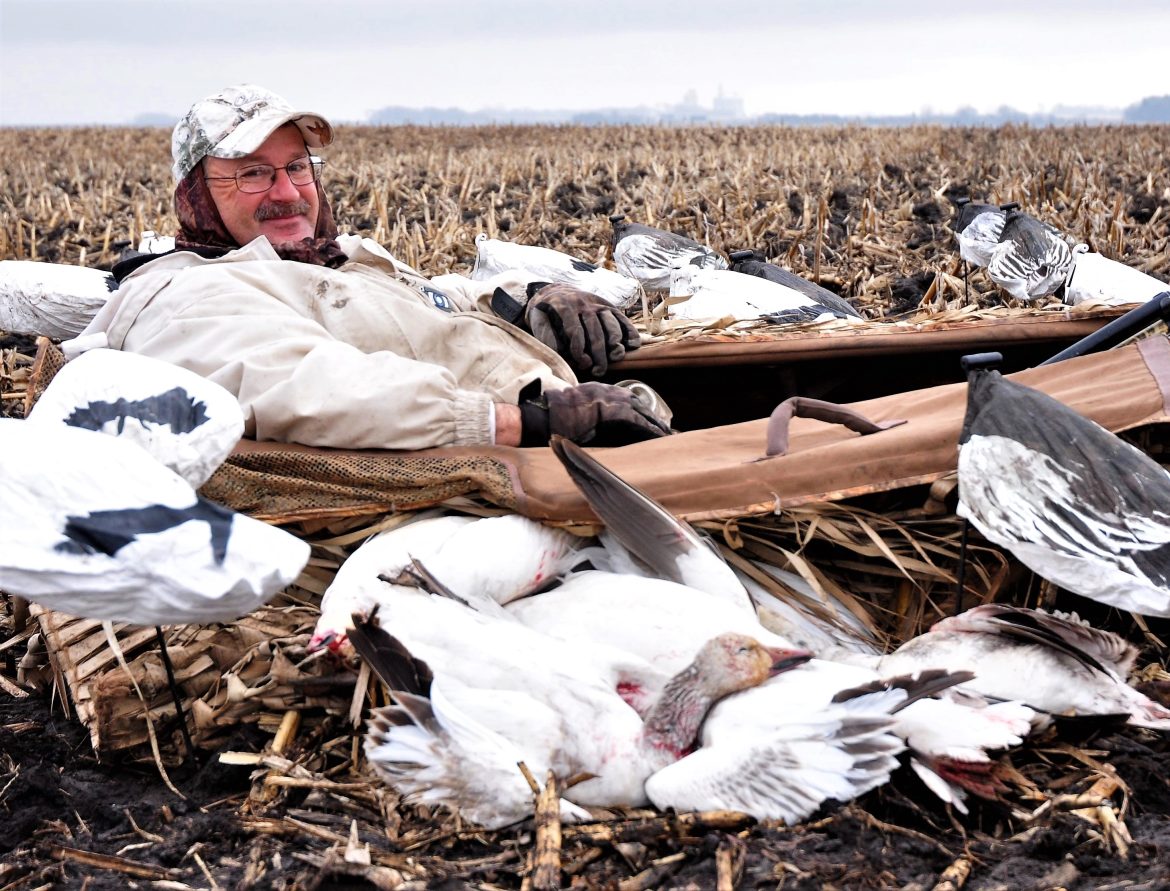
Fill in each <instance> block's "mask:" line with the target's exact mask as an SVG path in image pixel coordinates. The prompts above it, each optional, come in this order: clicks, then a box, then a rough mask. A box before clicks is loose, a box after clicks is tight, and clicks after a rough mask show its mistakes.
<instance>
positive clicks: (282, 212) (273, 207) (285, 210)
mask: <svg viewBox="0 0 1170 891" xmlns="http://www.w3.org/2000/svg"><path fill="white" fill-rule="evenodd" d="M310 210H312V208H310V207H309V202H308V201H305V200H304V199H303V198H302V199H301V200H299V201H289V202H280V201H267V202H265V203H264V204H261V205H260V206H259V207H257V208H256V213H255V215H254V216H255V217H256V222H257V223H263V222H264V221H265V220H278V219H281V218H283V217H300V216H308V215H309V211H310Z"/></svg>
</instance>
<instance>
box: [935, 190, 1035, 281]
mask: <svg viewBox="0 0 1170 891" xmlns="http://www.w3.org/2000/svg"><path fill="white" fill-rule="evenodd" d="M955 205H956V210H955V216H954V218H953V219H952V220H951V228H953V229H954V231H955V240H956V241H958V243H959V256H960V257H961V258H962V259H963V260H964V262H967V263H971V264H973V265H975V266H986V265H987V264H988V263H990V262H991V255H992V252H993V251H994V250H995V248H996V246H997V245H998V244H999V239H1000V236H1001V235H1002V234H1003V224H1004V220H1005V219H1006V218H1007V209H1011V208H1014V207H1018V206H1019V205H1018V204H1005V205H1003V206H1000V205H997V204H978V203H976V202H974V201H971V200H970V199H969V198H961V199H959V200H958V201H956V202H955Z"/></svg>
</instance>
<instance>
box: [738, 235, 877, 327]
mask: <svg viewBox="0 0 1170 891" xmlns="http://www.w3.org/2000/svg"><path fill="white" fill-rule="evenodd" d="M731 271H732V272H742V273H743V274H745V275H754V276H756V277H757V278H762V279H766V280H768V281H770V282H775V283H776V284H778V285H783V286H784V287H786V288H792V290H794V291H799V292H800V293H802V294H804V295H805V296H806V297H808V298H810V299H811V300H813V301H815V302H816V303H818V304H820V305H821V306H823V307H825V309H826V310H827V311H829V312H831V313H833V315H835V316H836V317H837V318H839V319H860V318H861V313H859V312H858V311H857V310H856V309H854V308H853V305H852V304H851V303H850V302H849V301H848V300H845V299H844V298H842V297H838V296H837V295H836V294H834V293H833V292H832V291H830V290H829V289H828V288H822V287H821V286H820V285H818V284H814V283H813V282H810V281H809V280H808V279H805V278H801V277H800V276H799V275H797V274H796V273H795V272H789V271H788V270H787V269H784V268H782V267H780V266H777V265H775V264H774V263H765V262H764V261H763V260H761V259H760V257H759V256H758V255H757V254H756V252H755V251H750V250H748V251H732V252H731Z"/></svg>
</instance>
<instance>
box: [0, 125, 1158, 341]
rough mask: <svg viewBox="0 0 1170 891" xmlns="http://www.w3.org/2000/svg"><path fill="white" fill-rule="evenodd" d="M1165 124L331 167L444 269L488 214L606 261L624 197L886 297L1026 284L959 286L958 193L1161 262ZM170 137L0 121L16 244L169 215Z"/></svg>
mask: <svg viewBox="0 0 1170 891" xmlns="http://www.w3.org/2000/svg"><path fill="white" fill-rule="evenodd" d="M1167 142H1170V127H1156V126H1151V127H1070V128H1061V129H1057V128H1049V129H1030V128H1019V127H1005V128H1000V129H994V130H993V129H942V128H937V127H912V128H905V129H864V128H844V129H842V128H834V129H791V128H782V127H757V128H718V127H693V128H691V127H688V128H677V129H668V128H656V127H597V128H586V127H575V126H562V127H549V126H541V127H524V126H520V127H513V126H507V127H475V128H456V127H412V126H404V127H343V128H341V133H340V138H339V139H338V141H337V143H335V145H334V146H332V147H330V148H329V149H328V150H326V152H325V154H326V158H327V162H328V166H327V167H326V173H325V188H326V191H327V193H328V194H329V197H330V201H331V202H332V204H333V207H334V211H335V215H336V217H337V220H338V223H339V225H340V227H341V228H342V230H343V231H352V232H359V233H361V234H363V235H368V236H371V237H373V238H374V239H376V240H378V241H380V242H382V243H383V244H385V245H386V246H387V247H388V248H389V249H390V250H391V251H392V252H393V253H394V254H395V255H396V256H398V257H400V258H401V259H403V260H405V261H406V262H408V263H410V264H411V265H413V266H415V267H416V268H418V269H420V270H422V271H424V272H425V273H428V274H432V275H435V274H439V273H443V272H451V271H454V272H467V271H468V270H469V269H470V267H471V264H472V262H473V261H474V257H475V247H474V243H473V239H474V237H475V236H476V234H478V233H479V232H486V233H487V234H488V235H489V236H491V237H497V238H503V239H506V240H509V241H515V242H520V243H524V244H536V245H543V246H546V247H551V248H556V249H558V250H562V251H566V252H568V253H571V254H574V255H576V256H578V257H580V258H582V259H585V260H589V261H592V262H604V261H606V260H607V259H608V253H609V250H608V244H609V233H610V226H609V222H608V220H607V217H608V216H609V215H610V214H612V213H624V214H626V215H627V217H628V218H629V219H631V220H636V221H638V222H644V223H648V224H651V225H656V226H660V227H662V228H666V229H671V230H674V231H677V232H680V233H682V234H685V235H688V236H690V237H692V238H695V239H697V240H700V241H703V242H705V243H707V244H709V245H710V246H712V247H713V248H715V249H717V250H720V251H723V252H725V253H726V252H728V251H731V250H736V249H741V248H754V249H756V250H759V251H762V252H763V253H764V254H765V255H766V257H767V259H769V260H771V261H773V262H778V263H780V264H781V265H785V266H787V267H789V268H791V269H792V270H793V271H794V272H796V273H798V274H801V275H804V276H806V277H808V278H810V279H812V280H814V281H818V282H819V283H821V284H823V285H825V286H826V287H829V288H831V289H832V290H834V291H837V292H838V293H840V294H842V296H845V297H847V298H849V299H851V300H852V301H853V302H854V304H855V305H856V306H857V307H858V308H859V309H860V310H861V311H862V313H863V314H864V315H866V316H867V317H870V318H885V317H890V316H892V315H901V314H903V313H905V312H906V311H907V310H920V311H921V310H931V309H933V310H934V311H941V310H944V309H952V310H953V309H957V308H962V307H964V306H969V305H971V304H975V305H977V306H979V307H994V306H999V305H1002V304H1004V303H1005V301H1007V300H1008V299H1009V298H1007V297H1006V295H1003V294H1002V293H1001V292H999V291H997V290H996V289H995V288H994V286H993V285H992V284H991V283H990V281H988V280H987V279H986V278H985V277H984V275H983V273H981V272H980V273H976V274H975V275H974V276H972V278H971V282H970V284H971V288H970V289H969V291H967V290H966V289H964V288H963V286H962V282H961V280H960V278H959V276H960V275H961V269H960V264H959V259H958V254H957V251H956V249H955V244H954V239H953V236H952V234H951V232H950V230H949V229H948V227H947V225H946V223H947V221H948V220H949V219H950V216H951V199H954V198H958V197H967V196H969V197H971V198H973V199H975V200H984V201H989V202H1007V201H1018V202H1020V204H1021V206H1023V207H1024V208H1025V209H1026V210H1028V211H1029V212H1030V213H1032V214H1034V215H1035V216H1038V217H1040V218H1041V219H1044V220H1046V221H1047V222H1049V223H1051V224H1053V225H1054V226H1056V227H1057V228H1058V229H1060V230H1061V231H1063V232H1065V233H1067V234H1068V235H1070V236H1071V237H1073V238H1075V239H1076V240H1078V241H1084V242H1086V243H1087V244H1088V245H1089V247H1090V249H1091V250H1094V251H1098V252H1100V253H1103V254H1105V255H1106V256H1109V257H1111V258H1113V259H1116V260H1120V261H1122V262H1124V263H1127V264H1129V265H1131V266H1134V267H1136V268H1138V269H1141V270H1143V271H1145V272H1148V273H1151V274H1153V275H1156V276H1158V277H1159V278H1163V279H1165V278H1166V277H1167V276H1168V274H1170V251H1168V250H1167V247H1168V242H1170V219H1168V218H1170V172H1168V170H1167V168H1166V165H1165V164H1164V162H1163V157H1162V149H1163V147H1164V146H1165V145H1166V144H1167ZM169 147H170V134H169V132H168V131H167V130H165V129H142V128H137V129H135V128H74V129H3V130H0V152H2V153H3V156H4V158H5V163H4V165H3V168H2V169H0V258H3V259H38V260H45V261H50V262H55V263H68V264H82V265H87V266H96V267H101V268H108V267H109V266H110V265H111V264H112V263H113V262H115V261H116V259H117V257H118V254H119V252H120V251H121V250H122V249H123V248H124V247H126V246H127V245H135V244H137V241H138V239H139V238H140V236H141V235H142V233H143V232H144V231H146V230H154V231H157V232H159V233H161V234H172V233H173V232H174V231H175V228H176V220H175V216H174V211H173V209H172V207H171V194H172V189H173V184H172V182H171V178H170V172H169V161H170V159H169ZM911 279H912V280H913V281H915V282H917V283H918V289H917V292H915V291H914V290H913V289H911V290H910V291H909V294H910V298H909V299H910V301H911V302H910V303H907V298H906V297H905V296H904V295H905V293H906V290H905V283H906V281H907V280H911ZM899 283H902V286H901V290H900V288H899ZM923 292H925V297H926V299H925V300H924V301H922V305H921V306H919V305H918V302H919V299H920V298H921V297H922V296H923ZM900 294H902V295H903V296H901V297H900V296H899V295H900Z"/></svg>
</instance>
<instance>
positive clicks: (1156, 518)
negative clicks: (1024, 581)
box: [958, 367, 1170, 616]
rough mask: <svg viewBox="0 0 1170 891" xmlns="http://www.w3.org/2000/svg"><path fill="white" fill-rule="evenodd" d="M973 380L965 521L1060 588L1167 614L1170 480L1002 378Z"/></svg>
mask: <svg viewBox="0 0 1170 891" xmlns="http://www.w3.org/2000/svg"><path fill="white" fill-rule="evenodd" d="M967 381H968V383H967V387H968V391H967V413H966V417H965V418H964V420H963V428H962V431H961V432H960V435H959V507H958V514H959V516H961V517H965V518H967V519H968V520H970V521H971V523H972V525H973V526H975V528H976V529H978V530H979V532H980V533H982V534H983V536H984V537H985V538H987V539H988V540H989V541H992V542H994V543H995V544H998V545H1000V546H1002V547H1004V548H1007V549H1008V550H1009V551H1010V552H1011V553H1012V554H1014V555H1015V556H1016V557H1017V558H1019V560H1020V561H1021V562H1022V563H1024V564H1025V565H1026V566H1028V567H1029V568H1030V569H1031V570H1032V571H1033V572H1036V573H1037V574H1038V575H1040V576H1042V577H1043V578H1046V579H1048V580H1049V581H1051V582H1053V583H1055V584H1057V585H1060V586H1061V587H1062V588H1066V589H1067V590H1069V591H1072V592H1074V593H1076V594H1080V595H1082V596H1084V597H1088V598H1090V599H1091V600H1097V601H1100V602H1101V603H1106V604H1108V605H1110V606H1113V607H1116V608H1117V609H1123V610H1128V611H1130V612H1136V613H1141V614H1143V615H1149V616H1170V473H1167V472H1166V470H1165V469H1163V468H1162V466H1161V465H1159V464H1158V463H1157V462H1156V461H1154V460H1153V459H1152V458H1150V457H1149V456H1148V455H1146V454H1145V453H1144V452H1142V451H1141V450H1139V449H1137V448H1135V447H1133V446H1131V445H1130V444H1129V443H1126V442H1124V441H1123V440H1121V439H1119V438H1118V437H1117V436H1115V435H1113V434H1112V433H1110V432H1109V431H1108V430H1106V429H1104V428H1103V427H1101V426H1100V425H1098V424H1096V423H1094V422H1093V421H1090V420H1089V419H1087V418H1085V417H1083V416H1082V415H1080V414H1078V413H1077V412H1075V411H1073V410H1072V409H1071V408H1069V407H1068V406H1067V405H1064V404H1063V403H1061V402H1059V401H1057V400H1056V399H1053V398H1052V397H1051V396H1048V395H1047V394H1045V393H1042V392H1040V391H1038V390H1034V389H1031V388H1030V387H1026V386H1023V385H1022V384H1018V383H1015V382H1014V381H1011V380H1008V379H1007V378H1005V377H1003V376H1002V375H1000V374H999V372H997V371H993V370H988V369H986V368H979V367H975V368H972V370H971V371H970V373H969V375H968V378H967Z"/></svg>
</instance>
